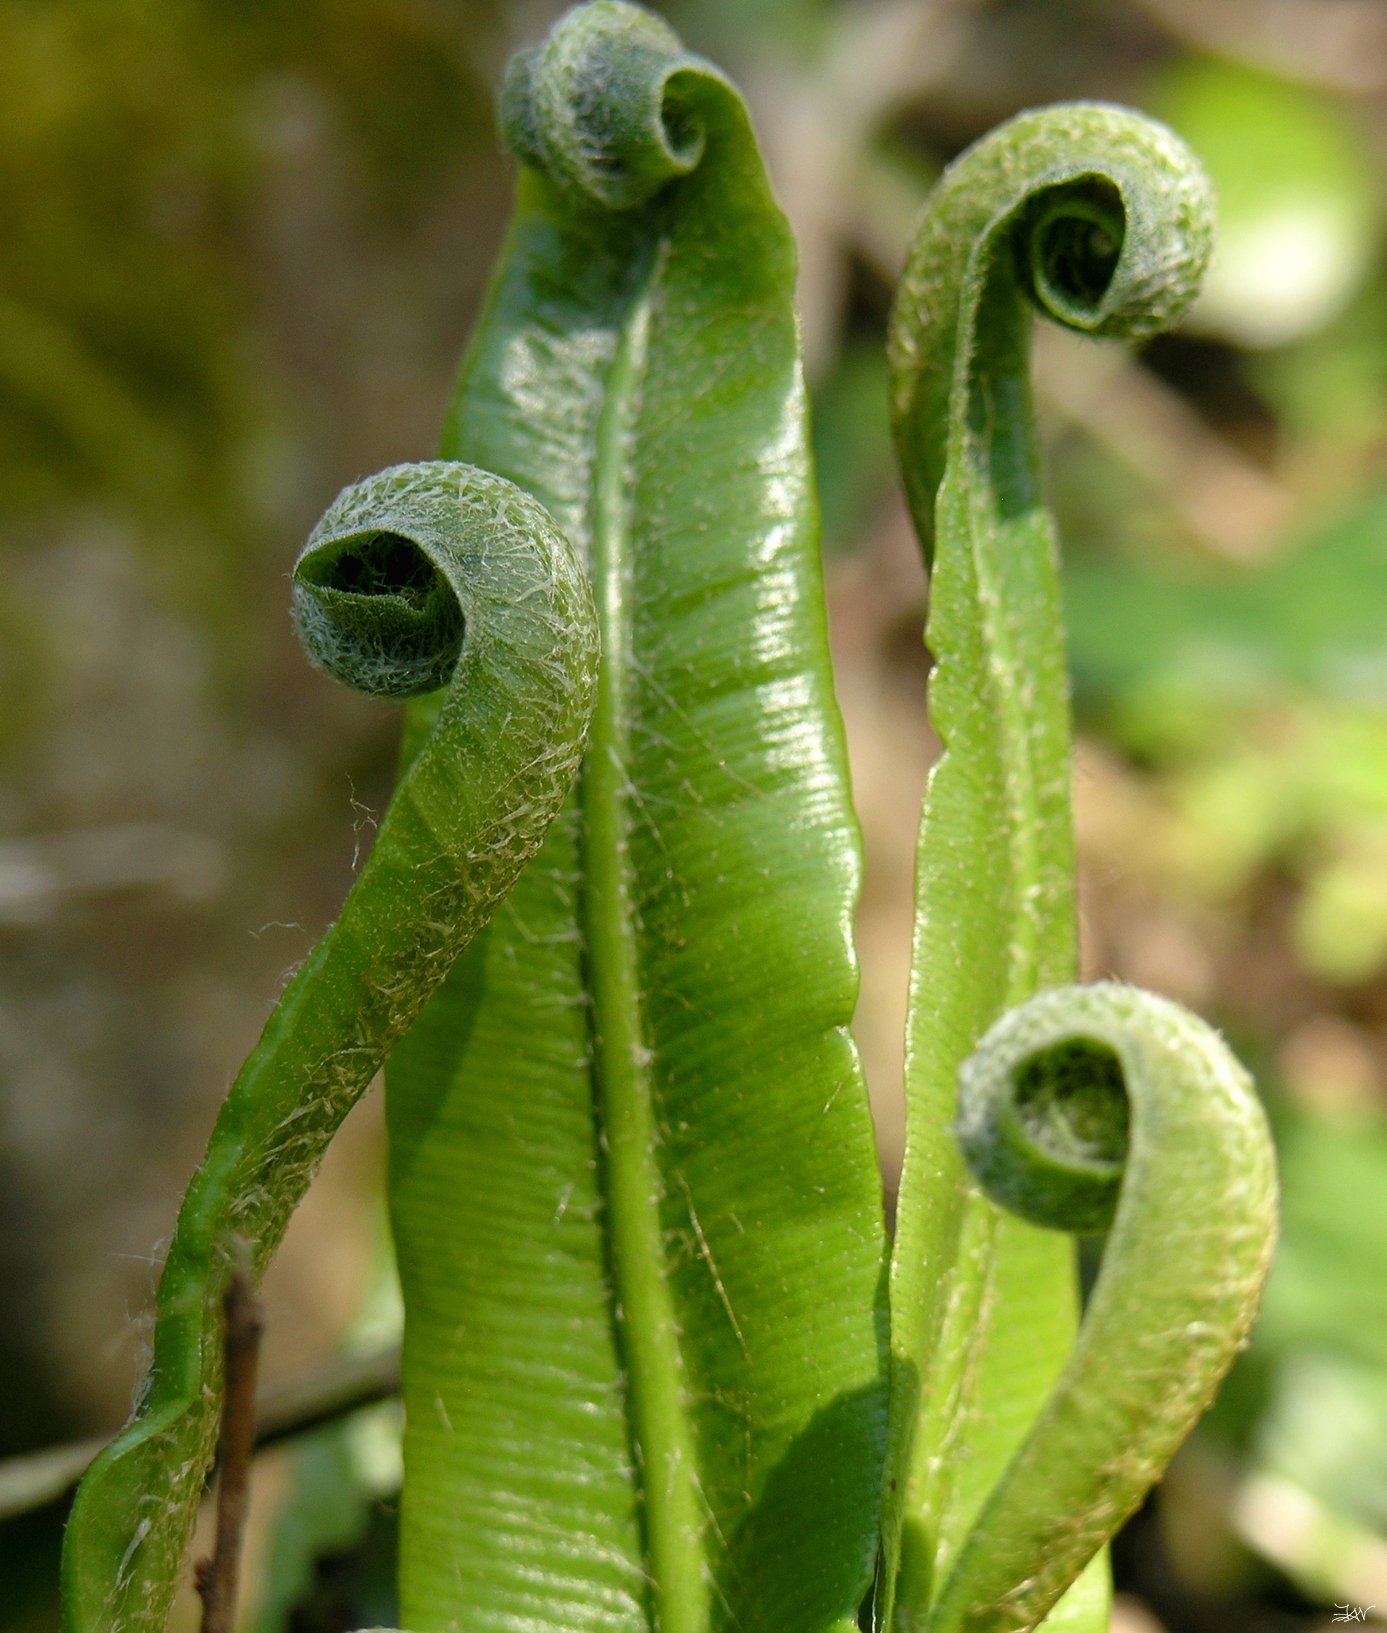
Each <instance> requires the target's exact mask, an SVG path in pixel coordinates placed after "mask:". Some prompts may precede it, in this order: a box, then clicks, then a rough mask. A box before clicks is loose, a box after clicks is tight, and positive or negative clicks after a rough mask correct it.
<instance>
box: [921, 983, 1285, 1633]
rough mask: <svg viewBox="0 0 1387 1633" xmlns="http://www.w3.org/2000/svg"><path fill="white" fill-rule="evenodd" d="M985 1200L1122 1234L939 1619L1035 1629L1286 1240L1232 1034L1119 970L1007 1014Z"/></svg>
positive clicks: (973, 1126) (1103, 1530) (1157, 1454)
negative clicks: (1229, 1042) (1118, 978)
mask: <svg viewBox="0 0 1387 1633" xmlns="http://www.w3.org/2000/svg"><path fill="white" fill-rule="evenodd" d="M958 1139H959V1143H960V1144H961V1145H962V1147H963V1150H964V1152H965V1154H966V1156H967V1158H968V1161H969V1165H970V1167H971V1168H972V1170H973V1172H974V1174H975V1175H976V1176H977V1178H978V1181H979V1183H980V1184H981V1185H982V1186H983V1188H984V1189H985V1190H986V1192H987V1193H988V1195H989V1196H991V1197H992V1198H993V1199H994V1200H995V1201H997V1202H999V1203H1001V1204H1002V1205H1003V1206H1004V1207H1007V1208H1010V1209H1012V1210H1013V1211H1014V1212H1017V1213H1019V1214H1021V1216H1022V1217H1023V1218H1026V1219H1029V1220H1031V1221H1032V1222H1033V1223H1035V1224H1037V1225H1045V1226H1049V1227H1051V1228H1053V1229H1058V1230H1073V1231H1083V1232H1092V1231H1099V1230H1105V1229H1107V1228H1108V1226H1109V1224H1111V1227H1112V1228H1111V1233H1110V1235H1109V1236H1108V1240H1107V1244H1106V1246H1105V1248H1104V1252H1103V1263H1102V1268H1101V1270H1100V1272H1099V1275H1098V1281H1097V1285H1096V1286H1095V1287H1094V1289H1093V1294H1092V1296H1091V1298H1090V1300H1089V1303H1088V1307H1087V1309H1086V1310H1085V1312H1084V1323H1083V1326H1082V1328H1081V1329H1080V1332H1079V1339H1078V1343H1077V1344H1076V1345H1075V1348H1074V1352H1073V1354H1072V1355H1071V1356H1070V1358H1069V1361H1068V1364H1067V1365H1066V1366H1065V1369H1064V1372H1063V1373H1062V1374H1061V1376H1060V1379H1059V1382H1058V1383H1057V1384H1056V1386H1055V1389H1054V1392H1053V1393H1052V1394H1051V1396H1050V1398H1049V1399H1048V1400H1047V1401H1046V1403H1045V1406H1044V1409H1043V1410H1042V1412H1041V1414H1040V1416H1039V1418H1038V1419H1037V1420H1036V1423H1035V1426H1034V1427H1033V1428H1032V1430H1031V1432H1030V1434H1029V1435H1028V1436H1027V1438H1026V1440H1025V1442H1024V1443H1023V1444H1022V1446H1021V1447H1020V1449H1019V1450H1018V1451H1017V1453H1016V1455H1015V1457H1014V1458H1013V1459H1012V1462H1011V1464H1010V1465H1009V1467H1008V1468H1007V1471H1006V1473H1005V1474H1004V1475H1003V1477H1002V1479H1001V1480H1000V1481H999V1483H998V1485H997V1487H996V1489H995V1490H994V1491H993V1492H992V1494H991V1496H990V1497H989V1498H988V1500H987V1502H986V1504H985V1505H984V1507H983V1510H982V1512H981V1514H980V1515H979V1517H978V1520H977V1523H976V1525H975V1527H974V1529H973V1531H972V1533H971V1534H970V1535H969V1537H968V1539H967V1540H966V1541H965V1543H964V1545H963V1547H962V1549H961V1550H960V1551H959V1554H958V1556H957V1559H956V1561H955V1563H954V1567H953V1570H952V1571H951V1573H950V1575H949V1578H948V1580H947V1581H946V1583H945V1584H944V1587H943V1590H942V1592H941V1593H940V1596H939V1599H938V1601H937V1602H936V1604H935V1606H934V1608H933V1612H932V1615H931V1627H932V1628H937V1629H939V1630H940V1633H944V1630H948V1633H955V1630H959V1633H962V1630H967V1633H984V1630H986V1633H993V1630H1002V1629H1012V1628H1029V1627H1034V1626H1035V1625H1036V1623H1037V1622H1039V1621H1040V1619H1041V1618H1042V1617H1043V1616H1044V1615H1045V1614H1046V1613H1047V1612H1048V1611H1049V1610H1050V1608H1051V1606H1052V1605H1053V1604H1054V1603H1055V1602H1056V1600H1057V1599H1058V1598H1059V1596H1060V1594H1061V1593H1062V1592H1063V1591H1064V1589H1065V1588H1066V1587H1067V1586H1068V1585H1069V1583H1070V1582H1071V1581H1073V1579H1074V1578H1075V1577H1076V1576H1077V1575H1078V1573H1079V1571H1080V1570H1081V1569H1082V1567H1083V1566H1084V1564H1085V1563H1086V1562H1087V1560H1088V1558H1089V1557H1090V1555H1092V1554H1093V1553H1094V1551H1095V1550H1096V1549H1097V1548H1098V1547H1099V1546H1100V1545H1101V1544H1102V1543H1103V1542H1105V1541H1106V1540H1107V1539H1108V1537H1110V1536H1111V1535H1112V1533H1113V1531H1114V1530H1115V1529H1116V1528H1117V1526H1118V1525H1120V1524H1121V1522H1122V1521H1123V1520H1124V1519H1125V1518H1126V1517H1127V1515H1128V1514H1130V1513H1131V1512H1132V1510H1133V1509H1134V1508H1135V1507H1136V1506H1137V1504H1138V1503H1139V1502H1140V1501H1141V1498H1142V1497H1143V1496H1144V1495H1145V1493H1146V1491H1147V1489H1148V1488H1149V1487H1150V1486H1151V1485H1152V1484H1153V1482H1154V1481H1155V1480H1156V1479H1157V1478H1158V1477H1159V1475H1160V1473H1161V1470H1162V1469H1163V1468H1164V1467H1165V1465H1166V1463H1167V1462H1168V1461H1169V1459H1170V1456H1171V1454H1172V1453H1173V1452H1174V1450H1175V1449H1176V1447H1177V1446H1178V1445H1179V1444H1180V1442H1181V1441H1182V1440H1183V1439H1184V1437H1185V1435H1186V1434H1187V1433H1188V1431H1189V1429H1190V1427H1191V1425H1192V1424H1193V1423H1194V1421H1195V1419H1196V1418H1197V1417H1198V1416H1199V1414H1200V1413H1201V1412H1202V1411H1203V1410H1204V1408H1205V1407H1206V1406H1207V1405H1208V1404H1209V1401H1210V1400H1211V1399H1212V1397H1213V1393H1214V1390H1215V1388H1216V1387H1217V1385H1218V1383H1219V1381H1220V1379H1221V1378H1222V1377H1223V1375H1224V1373H1225V1372H1226V1371H1227V1370H1228V1367H1229V1365H1230V1364H1231V1362H1232V1360H1233V1357H1234V1355H1235V1354H1236V1353H1237V1351H1238V1350H1239V1349H1240V1348H1241V1347H1242V1344H1243V1343H1244V1341H1245V1340H1246V1338H1247V1333H1248V1329H1249V1328H1250V1326H1251V1324H1252V1317H1253V1315H1254V1313H1255V1312H1256V1308H1257V1300H1258V1297H1259V1295H1260V1293H1261V1288H1262V1282H1263V1280H1264V1278H1265V1276H1266V1272H1267V1268H1268V1265H1269V1264H1270V1261H1271V1250H1272V1246H1273V1243H1274V1241H1275V1236H1276V1172H1275V1166H1274V1161H1273V1157H1272V1148H1271V1141H1270V1137H1269V1135H1268V1131H1267V1124H1266V1118H1265V1116H1264V1115H1263V1112H1262V1107H1261V1103H1260V1102H1259V1101H1258V1099H1257V1096H1256V1093H1255V1091H1254V1090H1253V1087H1252V1083H1251V1080H1250V1079H1249V1078H1248V1076H1247V1073H1246V1072H1245V1071H1243V1069H1242V1067H1241V1066H1239V1064H1238V1063H1237V1061H1236V1060H1235V1059H1234V1058H1233V1056H1232V1055H1231V1054H1230V1053H1229V1051H1228V1048H1227V1046H1226V1045H1225V1044H1224V1042H1223V1040H1222V1039H1221V1038H1220V1037H1219V1036H1218V1034H1217V1033H1216V1032H1214V1031H1212V1030H1211V1029H1210V1028H1209V1027H1208V1026H1206V1025H1205V1024H1204V1023H1203V1022H1202V1021H1200V1020H1198V1019H1197V1018H1196V1017H1195V1016H1193V1015H1191V1014H1190V1013H1189V1012H1188V1011H1187V1010H1185V1009H1182V1008H1181V1007H1180V1006H1179V1005H1178V1004H1173V1003H1170V1002H1168V1001H1167V1000H1165V999H1163V998H1157V997H1153V996H1152V995H1151V994H1150V993H1145V992H1140V991H1137V990H1136V989H1134V988H1131V987H1123V986H1116V985H1112V984H1107V983H1104V984H1102V985H1098V986H1092V987H1058V988H1054V989H1052V990H1051V991H1049V992H1043V993H1041V994H1040V995H1039V996H1037V997H1035V998H1032V999H1031V1000H1030V1002H1029V1003H1026V1004H1022V1005H1021V1006H1020V1007H1019V1008H1017V1009H1013V1010H1010V1011H1009V1012H1008V1013H1007V1014H1006V1015H1004V1016H1003V1018H1002V1019H1001V1020H1000V1021H999V1022H998V1023H997V1024H996V1026H994V1027H993V1028H992V1030H991V1031H990V1032H989V1033H988V1034H987V1036H986V1037H985V1038H984V1039H983V1041H982V1043H981V1044H980V1045H979V1046H978V1049H977V1051H976V1052H975V1053H974V1054H973V1055H971V1056H970V1057H969V1059H968V1060H967V1061H965V1062H964V1065H963V1069H962V1071H961V1073H960V1074H959V1108H958Z"/></svg>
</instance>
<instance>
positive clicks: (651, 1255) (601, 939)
mask: <svg viewBox="0 0 1387 1633" xmlns="http://www.w3.org/2000/svg"><path fill="white" fill-rule="evenodd" d="M659 266H660V256H659V254H658V252H656V253H652V255H651V257H650V260H649V263H648V266H647V269H646V272H645V276H644V277H643V278H642V279H641V281H640V283H639V285H638V287H637V288H636V290H635V291H634V293H633V295H632V298H631V300H630V303H629V305H628V306H627V309H626V312H625V315H624V319H623V322H622V326H621V331H620V334H619V337H618V343H617V349H616V354H615V356H614V358H613V361H612V364H611V368H610V370H609V372H608V375H607V380H606V386H605V393H604V399H603V406H602V412H601V415H600V418H599V420H598V426H597V445H596V450H595V455H596V457H595V461H594V483H593V509H592V542H591V564H592V576H593V588H594V592H595V596H596V601H597V608H598V623H599V627H600V630H601V637H602V667H601V677H600V680H599V683H598V697H597V709H596V713H595V715H594V719H593V726H592V733H591V737H590V746H589V751H588V760H587V765H586V767H585V770H584V774H583V782H582V804H583V817H584V841H583V844H584V888H583V898H582V921H583V934H584V944H585V952H586V959H587V985H588V992H589V996H590V1002H591V1006H592V1024H593V1030H594V1034H595V1036H594V1056H593V1077H594V1084H593V1086H594V1093H595V1097H596V1101H597V1109H598V1120H599V1125H600V1127H601V1130H602V1143H603V1160H604V1181H605V1191H606V1205H607V1223H608V1250H609V1256H610V1263H611V1273H612V1280H613V1283H614V1293H615V1297H616V1303H617V1326H618V1338H619V1342H620V1346H621V1353H622V1360H623V1363H624V1367H625V1371H626V1378H627V1391H628V1410H629V1414H630V1420H631V1432H632V1439H633V1442H634V1446H633V1450H634V1452H635V1462H636V1467H637V1470H638V1478H639V1479H640V1481H641V1486H642V1495H643V1513H642V1519H643V1528H644V1537H645V1549H646V1566H647V1572H648V1576H649V1580H650V1612H651V1621H652V1624H653V1626H654V1627H655V1628H656V1629H658V1633H703V1629H705V1628H706V1625H707V1611H706V1600H707V1587H706V1570H705V1565H706V1562H705V1560H704V1557H703V1548H702V1542H701V1534H702V1530H703V1523H702V1507H701V1503H700V1499H699V1492H698V1484H697V1472H696V1463H695V1454H694V1436H693V1429H692V1425H691V1423H690V1421H689V1416H688V1413H687V1410H686V1407H685V1400H684V1380H683V1367H682V1362H681V1358H680V1353H679V1342H678V1325H677V1320H676V1312H675V1309H674V1302H673V1298H672V1296H671V1292H670V1287H669V1284H668V1281H667V1279H666V1267H665V1253H664V1234H663V1227H662V1225H661V1220H660V1202H661V1197H662V1194H663V1188H664V1181H663V1176H662V1174H661V1170H660V1166H659V1163H658V1161H657V1159H656V1154H655V1152H656V1145H657V1142H658V1138H659V1131H658V1128H657V1120H656V1113H655V1105H654V1099H653V1092H652V1075H651V1053H650V1049H649V1047H648V1046H647V1043H646V1040H645V1035H644V1026H643V1017H642V1002H641V987H640V949H639V940H638V933H637V925H636V919H637V907H636V899H637V890H636V880H635V878H634V872H633V868H632V864H631V857H630V832H631V825H632V814H631V791H632V785H633V768H632V751H631V723H632V711H633V682H634V667H635V665H634V651H633V646H632V637H633V605H632V559H631V552H632V548H633V543H634V540H633V520H634V516H633V498H632V491H631V490H632V479H631V466H632V457H631V456H632V445H633V438H634V434H635V420H636V415H637V412H638V409H639V404H640V397H641V385H642V378H643V374H644V370H645V361H646V353H647V346H648V342H649V334H650V320H651V304H652V299H653V295H654V291H655V287H656V284H657V282H658V277H659Z"/></svg>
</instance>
